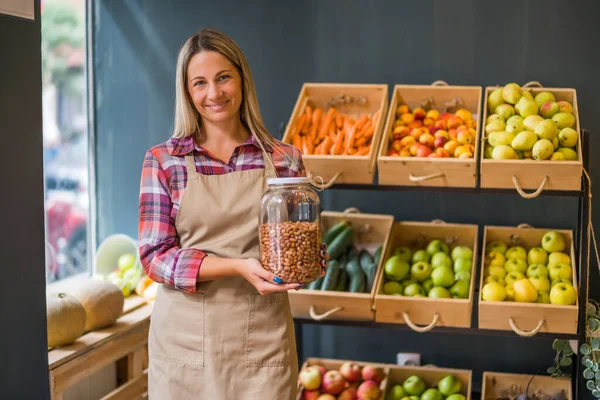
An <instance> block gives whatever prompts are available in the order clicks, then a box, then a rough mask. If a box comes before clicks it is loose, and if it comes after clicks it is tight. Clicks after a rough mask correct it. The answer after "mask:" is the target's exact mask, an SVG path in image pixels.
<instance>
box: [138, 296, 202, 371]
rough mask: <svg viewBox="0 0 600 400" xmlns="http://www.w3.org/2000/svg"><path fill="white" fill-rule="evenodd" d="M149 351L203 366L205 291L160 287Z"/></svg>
mask: <svg viewBox="0 0 600 400" xmlns="http://www.w3.org/2000/svg"><path fill="white" fill-rule="evenodd" d="M161 289H162V290H161ZM148 355H149V356H150V357H154V358H156V359H160V360H163V361H168V362H174V363H178V364H186V365H195V366H199V367H202V366H204V294H202V293H195V294H188V293H184V292H181V291H179V290H173V289H167V288H164V287H162V286H161V287H160V288H159V291H158V294H157V297H156V301H155V303H154V308H153V310H152V315H151V317H150V333H149V340H148Z"/></svg>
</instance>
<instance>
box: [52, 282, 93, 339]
mask: <svg viewBox="0 0 600 400" xmlns="http://www.w3.org/2000/svg"><path fill="white" fill-rule="evenodd" d="M46 320H47V327H48V347H59V346H66V345H69V344H71V343H73V342H75V341H76V340H77V339H78V338H79V337H80V336H81V335H82V334H83V332H84V331H85V321H86V313H85V309H84V308H83V305H81V303H80V302H79V301H78V300H77V298H75V296H72V295H70V294H67V293H48V294H47V295H46Z"/></svg>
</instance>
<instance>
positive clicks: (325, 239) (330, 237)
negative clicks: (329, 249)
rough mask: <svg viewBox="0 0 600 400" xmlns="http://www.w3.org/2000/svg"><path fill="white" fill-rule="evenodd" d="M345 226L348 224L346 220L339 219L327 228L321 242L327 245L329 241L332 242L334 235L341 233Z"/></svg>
mask: <svg viewBox="0 0 600 400" xmlns="http://www.w3.org/2000/svg"><path fill="white" fill-rule="evenodd" d="M347 226H348V221H340V222H338V223H337V224H335V225H333V226H332V227H331V228H329V230H328V231H327V232H326V233H325V235H324V236H323V242H325V243H326V244H327V246H329V245H330V244H331V242H333V239H335V237H336V236H337V235H339V234H340V233H342V231H343V230H344V229H345V228H346V227H347Z"/></svg>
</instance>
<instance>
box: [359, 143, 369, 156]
mask: <svg viewBox="0 0 600 400" xmlns="http://www.w3.org/2000/svg"><path fill="white" fill-rule="evenodd" d="M370 151H371V145H369V146H363V147H360V148H359V149H358V151H357V152H356V155H357V156H366V155H367V154H369V152H370Z"/></svg>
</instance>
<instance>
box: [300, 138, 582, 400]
mask: <svg viewBox="0 0 600 400" xmlns="http://www.w3.org/2000/svg"><path fill="white" fill-rule="evenodd" d="M589 135H590V133H589V131H587V130H585V129H582V132H581V141H582V143H581V145H582V153H583V160H582V161H583V168H584V169H585V170H586V171H587V170H588V166H589ZM581 187H582V189H581V190H570V191H562V190H544V191H543V192H542V193H541V196H561V197H578V198H579V202H578V217H577V228H576V230H575V232H574V234H575V254H576V257H577V265H578V266H579V268H578V275H577V279H578V281H579V290H578V296H579V319H578V324H577V328H578V329H577V333H576V334H554V333H538V334H537V335H535V336H532V337H530V338H521V340H535V339H536V338H545V339H548V338H556V339H567V340H577V341H578V342H579V343H583V342H584V341H585V333H586V305H587V298H588V288H589V282H588V276H589V268H590V265H589V263H588V262H587V253H588V251H589V246H590V243H589V240H588V235H587V229H588V220H589V216H590V209H589V203H588V198H589V196H590V187H589V184H588V182H587V180H586V178H585V176H583V177H582V185H581ZM332 189H336V190H338V189H341V190H344V189H345V190H366V191H427V192H437V193H471V194H511V195H516V196H519V194H518V193H517V192H516V191H515V190H513V189H484V188H480V187H476V188H458V187H422V186H421V187H419V186H387V185H378V184H336V185H334V186H333V187H332ZM480 250H481V248H480ZM477 253H478V254H477V260H476V264H475V265H480V260H481V259H480V258H479V257H481V256H482V255H481V253H480V252H479V251H478V252H477ZM477 273H478V274H479V273H480V271H479V270H478V271H477ZM476 281H477V280H476ZM475 298H476V301H477V303H474V304H473V309H474V310H475V309H476V307H477V305H478V304H479V303H478V301H479V288H477V287H476V288H475ZM294 322H295V329H296V340H297V350H298V353H299V355H302V349H303V343H302V326H303V325H305V324H307V325H329V326H348V327H363V328H380V329H393V330H398V331H402V330H404V331H409V330H410V328H409V327H407V326H406V325H404V324H390V323H378V322H374V321H351V320H322V321H315V320H312V319H310V318H294ZM449 333H460V334H468V335H484V336H508V337H519V336H518V335H517V334H515V333H514V332H512V331H501V330H491V329H479V328H473V327H471V328H451V327H436V328H434V329H433V330H432V331H431V332H428V333H426V334H449ZM573 351H574V353H575V354H574V355H573V357H574V361H573V364H572V366H573V368H572V374H571V383H572V388H573V395H574V398H575V399H578V398H579V396H580V395H581V393H580V392H579V386H580V384H579V383H580V379H581V378H582V377H581V363H580V360H579V352H578V349H573ZM299 359H300V357H299ZM300 362H302V360H301V359H300Z"/></svg>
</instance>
